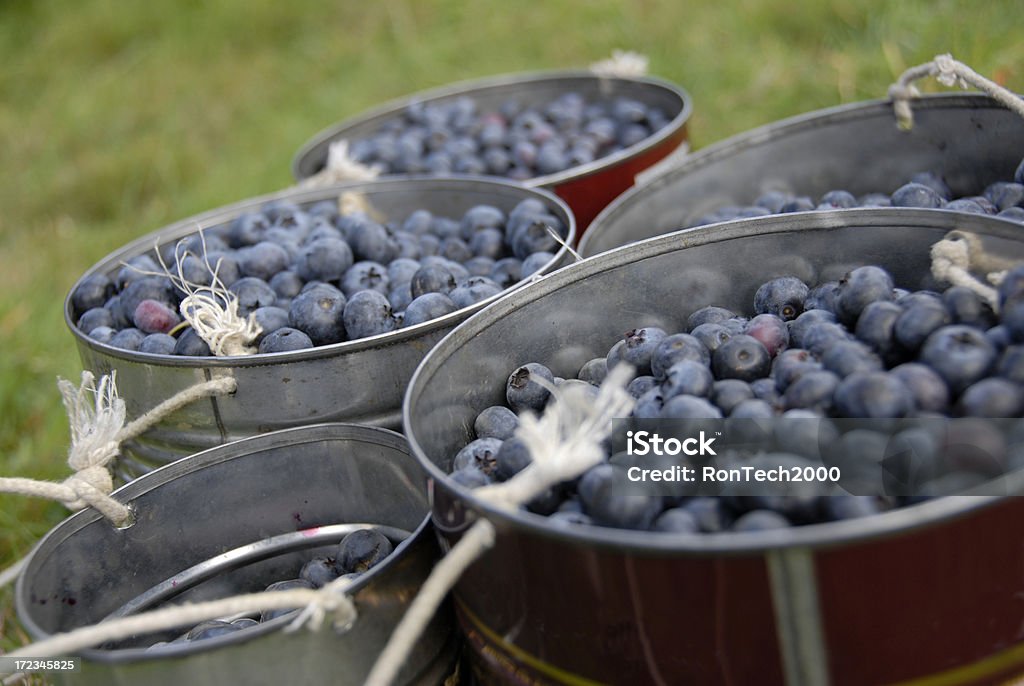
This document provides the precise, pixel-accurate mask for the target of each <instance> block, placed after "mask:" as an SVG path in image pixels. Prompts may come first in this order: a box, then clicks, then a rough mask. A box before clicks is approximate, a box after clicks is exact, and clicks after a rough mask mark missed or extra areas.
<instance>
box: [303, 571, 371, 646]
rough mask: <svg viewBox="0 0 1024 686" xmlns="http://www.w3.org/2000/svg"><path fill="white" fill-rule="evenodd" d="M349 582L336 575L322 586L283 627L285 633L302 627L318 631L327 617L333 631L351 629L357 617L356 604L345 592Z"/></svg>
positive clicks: (340, 631)
mask: <svg viewBox="0 0 1024 686" xmlns="http://www.w3.org/2000/svg"><path fill="white" fill-rule="evenodd" d="M351 584H352V582H351V580H350V579H344V578H342V577H338V578H337V579H335V580H334V581H332V582H330V583H329V584H327V585H326V586H324V587H322V588H321V589H320V590H319V591H318V592H317V596H316V599H315V600H313V601H312V602H310V603H309V604H308V605H306V607H304V608H303V609H302V611H301V612H300V613H299V615H298V616H297V617H296V618H295V619H293V620H292V621H291V623H290V624H288V626H287V627H285V633H293V632H295V631H298V630H300V629H302V628H306V629H309V630H310V631H320V628H321V627H322V626H323V624H324V621H325V620H326V619H327V618H328V617H330V619H331V626H333V627H334V630H335V631H337V632H339V633H342V632H345V631H348V630H349V629H351V628H352V626H353V625H354V624H355V621H356V619H357V618H358V617H359V613H358V611H357V610H356V605H355V603H354V602H353V601H352V597H351V596H350V595H348V593H347V591H348V587H349V586H350V585H351Z"/></svg>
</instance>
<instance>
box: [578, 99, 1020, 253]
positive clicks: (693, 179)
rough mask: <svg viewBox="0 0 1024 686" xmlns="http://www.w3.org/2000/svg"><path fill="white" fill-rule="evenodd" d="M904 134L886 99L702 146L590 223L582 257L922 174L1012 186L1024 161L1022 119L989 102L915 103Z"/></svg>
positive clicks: (968, 189)
mask: <svg viewBox="0 0 1024 686" xmlns="http://www.w3.org/2000/svg"><path fill="white" fill-rule="evenodd" d="M913 108H914V120H915V124H914V128H913V129H912V130H911V131H901V130H900V129H899V128H898V127H897V125H896V119H895V117H894V116H893V113H892V105H891V103H890V102H889V101H887V100H876V101H870V102H863V103H856V104H852V105H843V106H840V107H834V108H830V109H825V110H820V111H817V112H811V113H808V114H804V115H800V116H798V117H793V118H791V119H786V120H783V121H780V122H775V123H772V124H769V125H767V126H763V127H760V128H757V129H753V130H751V131H748V132H745V133H742V134H740V135H737V136H733V137H732V138H728V139H726V140H724V141H721V142H719V143H716V144H714V145H711V146H709V147H707V148H704V149H702V150H700V151H698V152H696V153H694V154H692V155H690V156H689V157H687V158H685V160H684V161H683V163H682V164H680V165H679V166H677V167H676V168H674V169H672V170H671V171H667V172H666V173H664V174H663V175H661V176H659V177H657V178H655V179H653V180H651V181H650V182H648V183H646V184H645V185H642V186H635V187H633V188H632V189H630V190H629V191H627V192H626V193H623V194H622V195H621V196H619V197H618V198H617V199H616V200H615V201H613V202H612V203H611V204H610V205H608V207H606V208H605V209H604V210H603V211H602V212H601V213H600V214H599V215H598V216H597V218H595V219H594V221H593V222H592V223H591V224H590V227H589V228H588V229H587V232H586V233H585V234H584V235H583V238H582V240H581V241H580V246H579V250H580V253H581V254H583V255H584V256H587V257H589V256H591V255H596V254H598V253H601V252H604V251H606V250H611V249H613V248H617V247H619V246H623V245H626V244H628V243H632V242H634V241H638V240H643V239H645V238H650V237H652V236H658V235H661V234H664V233H668V232H670V231H675V230H677V229H680V228H683V227H685V226H687V225H689V224H690V223H692V222H693V221H695V220H696V219H698V218H699V217H701V216H703V215H705V214H707V213H708V212H711V211H712V210H715V209H717V208H719V207H722V206H725V205H737V204H738V205H748V204H752V203H753V201H754V200H755V199H756V198H757V197H758V196H759V195H761V194H762V193H764V192H766V191H771V190H781V191H787V192H792V193H797V194H802V195H810V196H813V197H815V198H817V197H820V196H821V195H822V194H823V193H825V192H827V191H830V190H834V189H845V190H848V191H850V192H852V193H854V194H855V195H859V194H862V193H869V192H884V193H891V192H892V191H894V190H896V188H898V187H899V186H901V185H903V184H904V183H906V182H907V181H908V180H909V179H910V177H911V176H912V175H913V174H915V173H917V172H920V171H934V172H937V173H939V174H942V175H943V176H945V178H946V180H947V182H948V183H949V186H950V188H951V189H952V190H953V192H954V194H956V195H958V196H959V195H967V194H976V193H980V192H981V191H982V189H984V187H985V186H986V185H988V184H989V183H992V182H993V181H1000V180H1003V181H1005V180H1012V179H1013V172H1014V169H1015V168H1016V167H1017V165H1018V164H1020V161H1021V158H1022V157H1024V120H1022V119H1021V118H1020V117H1019V116H1018V115H1016V114H1015V113H1013V112H1011V111H1010V110H1007V109H1005V108H1003V107H1002V106H1001V105H999V104H998V103H996V102H995V101H994V100H992V99H991V98H989V97H988V96H983V95H960V94H940V95H927V96H923V97H921V98H920V99H918V100H915V101H914V103H913Z"/></svg>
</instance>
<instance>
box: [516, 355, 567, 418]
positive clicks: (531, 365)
mask: <svg viewBox="0 0 1024 686" xmlns="http://www.w3.org/2000/svg"><path fill="white" fill-rule="evenodd" d="M536 379H542V380H543V381H546V382H547V383H548V384H554V382H555V377H554V375H553V374H552V373H551V370H550V369H548V368H547V367H545V366H544V365H542V364H538V363H536V362H528V363H527V364H525V365H523V366H522V367H519V368H518V369H516V370H515V371H514V372H512V373H511V374H510V375H509V377H508V381H507V382H506V384H505V399H506V401H507V402H508V404H509V407H511V408H512V409H513V410H515V411H516V412H517V413H518V412H521V411H522V410H527V409H529V410H534V411H536V412H540V411H541V410H543V409H544V405H545V404H547V401H548V397H549V396H550V392H549V391H548V389H547V388H545V387H544V386H542V385H541V384H540V383H537V381H536Z"/></svg>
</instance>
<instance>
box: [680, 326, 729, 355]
mask: <svg viewBox="0 0 1024 686" xmlns="http://www.w3.org/2000/svg"><path fill="white" fill-rule="evenodd" d="M690 335H691V336H693V337H694V338H696V339H697V340H698V341H700V342H701V343H703V344H704V347H705V348H707V349H708V350H709V351H711V352H715V350H717V349H718V346H720V345H722V343H725V342H726V341H727V340H729V339H730V338H732V333H731V332H730V331H729V330H728V329H727V328H725V327H724V326H722V325H721V324H701V325H700V326H697V327H695V328H694V329H693V330H692V331H691V332H690Z"/></svg>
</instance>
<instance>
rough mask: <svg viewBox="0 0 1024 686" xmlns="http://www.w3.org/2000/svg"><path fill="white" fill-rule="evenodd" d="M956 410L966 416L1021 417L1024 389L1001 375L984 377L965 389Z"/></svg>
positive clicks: (1023, 407) (1023, 409) (1023, 406)
mask: <svg viewBox="0 0 1024 686" xmlns="http://www.w3.org/2000/svg"><path fill="white" fill-rule="evenodd" d="M956 410H957V414H959V415H962V416H966V417H1019V416H1020V415H1021V412H1022V411H1024V389H1022V388H1021V386H1020V384H1018V383H1015V382H1013V381H1009V380H1007V379H1001V378H999V377H992V378H989V379H982V380H981V381H978V382H975V383H973V384H971V385H970V386H968V387H967V388H965V389H964V392H963V393H962V394H961V395H960V399H959V400H958V401H957V404H956Z"/></svg>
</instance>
